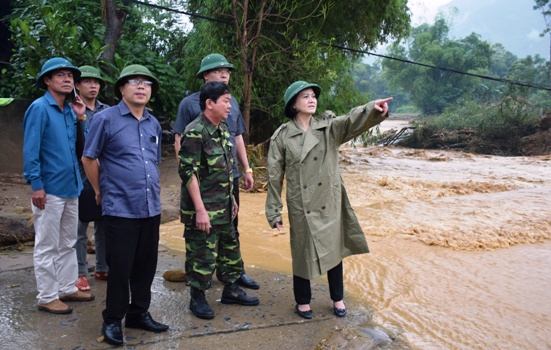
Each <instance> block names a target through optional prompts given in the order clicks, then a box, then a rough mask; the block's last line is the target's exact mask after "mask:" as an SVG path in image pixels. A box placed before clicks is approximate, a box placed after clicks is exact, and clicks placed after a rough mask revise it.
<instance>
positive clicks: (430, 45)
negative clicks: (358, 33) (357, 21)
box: [383, 17, 494, 114]
mask: <svg viewBox="0 0 551 350" xmlns="http://www.w3.org/2000/svg"><path fill="white" fill-rule="evenodd" d="M448 32H449V28H448V25H447V23H446V21H445V20H444V19H443V18H442V17H438V18H437V19H436V22H435V23H434V25H432V26H429V25H428V24H423V25H421V26H419V27H416V28H414V29H413V34H412V37H411V41H410V42H409V44H408V48H407V49H406V48H405V47H403V46H400V45H393V46H392V47H391V49H390V54H389V55H390V56H393V57H397V58H401V59H404V60H411V61H414V62H419V63H422V64H426V65H430V66H436V67H442V68H449V69H454V70H458V71H465V72H471V73H477V74H483V73H486V72H488V71H489V69H490V66H491V58H492V55H493V53H494V51H493V49H492V47H491V46H490V44H489V43H487V42H485V41H482V40H480V38H479V36H478V35H477V34H475V33H473V34H471V35H470V36H468V37H466V38H463V39H460V40H449V39H448V37H447V36H448ZM383 67H384V76H385V77H386V78H387V80H388V83H389V85H390V86H391V87H392V88H395V89H399V90H401V91H407V92H408V93H409V97H410V99H411V101H412V102H413V104H414V105H415V106H417V108H419V110H420V111H422V112H423V113H425V114H437V113H441V112H442V111H443V110H444V108H446V106H448V105H450V104H452V103H454V102H456V101H457V100H458V99H459V98H460V97H461V96H463V95H465V94H469V93H472V92H473V91H475V90H476V88H477V85H478V84H479V81H478V80H475V79H473V78H471V77H468V76H464V75H461V74H456V73H454V72H450V71H447V70H439V69H431V68H428V67H424V66H419V65H412V64H404V63H402V62H399V61H394V60H390V59H384V60H383Z"/></svg>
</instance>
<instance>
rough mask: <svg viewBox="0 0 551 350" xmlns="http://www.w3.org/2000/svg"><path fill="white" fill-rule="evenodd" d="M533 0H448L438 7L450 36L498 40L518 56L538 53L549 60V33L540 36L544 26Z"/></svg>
mask: <svg viewBox="0 0 551 350" xmlns="http://www.w3.org/2000/svg"><path fill="white" fill-rule="evenodd" d="M534 5H535V1H534V0H452V1H451V2H450V3H448V4H446V5H444V6H441V7H440V8H439V10H440V11H441V12H442V13H443V14H444V15H445V16H446V17H448V14H450V12H449V11H450V9H452V8H454V7H455V8H457V10H458V13H457V14H456V15H455V16H453V17H451V20H452V23H451V24H450V26H451V30H450V38H452V39H454V38H455V39H459V38H464V37H466V36H468V35H470V34H471V33H472V32H475V33H477V34H480V36H481V38H482V40H486V41H489V42H491V43H501V44H503V46H504V47H505V49H506V50H507V51H510V52H512V53H513V54H515V55H516V56H518V57H519V58H523V57H526V56H528V55H532V56H534V55H536V54H539V55H540V56H542V57H543V58H545V59H547V60H549V59H550V58H549V34H547V35H546V36H545V37H543V38H542V37H540V36H539V34H540V33H541V32H543V30H544V29H545V28H546V25H545V21H544V19H543V16H542V14H541V12H539V11H536V10H534V9H533V7H534Z"/></svg>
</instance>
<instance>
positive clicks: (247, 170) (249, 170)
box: [245, 168, 253, 174]
mask: <svg viewBox="0 0 551 350" xmlns="http://www.w3.org/2000/svg"><path fill="white" fill-rule="evenodd" d="M245 172H246V173H250V174H252V173H253V169H252V168H248V169H245Z"/></svg>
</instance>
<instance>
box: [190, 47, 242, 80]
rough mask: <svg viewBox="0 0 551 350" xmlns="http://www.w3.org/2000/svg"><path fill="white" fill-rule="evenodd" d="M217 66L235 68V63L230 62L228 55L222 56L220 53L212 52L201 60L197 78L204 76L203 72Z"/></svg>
mask: <svg viewBox="0 0 551 350" xmlns="http://www.w3.org/2000/svg"><path fill="white" fill-rule="evenodd" d="M216 68H228V69H231V70H233V69H235V68H234V67H233V64H231V63H229V62H228V60H227V59H226V57H224V56H222V55H221V54H219V53H211V54H210V55H208V56H205V58H203V60H202V61H201V68H199V71H198V72H197V75H196V76H197V78H202V77H203V72H206V71H209V70H213V69H216Z"/></svg>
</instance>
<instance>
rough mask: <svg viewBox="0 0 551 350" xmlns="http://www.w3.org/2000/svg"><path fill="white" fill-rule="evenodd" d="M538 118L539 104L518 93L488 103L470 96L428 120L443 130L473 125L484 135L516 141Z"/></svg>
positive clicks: (533, 128) (479, 134) (533, 126)
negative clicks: (474, 99) (536, 104)
mask: <svg viewBox="0 0 551 350" xmlns="http://www.w3.org/2000/svg"><path fill="white" fill-rule="evenodd" d="M539 120H540V115H539V111H538V108H537V107H536V106H535V105H534V104H533V103H531V102H530V101H529V100H528V99H526V98H523V97H521V96H519V95H509V96H506V97H505V98H503V99H502V100H501V101H498V102H490V103H487V104H482V103H480V102H479V101H473V100H472V99H468V98H467V99H465V100H464V101H462V102H461V103H458V104H455V105H453V106H450V107H449V108H447V109H446V110H445V111H444V113H442V114H441V115H439V116H436V117H432V118H429V119H428V120H427V122H428V123H431V124H433V125H434V126H435V127H436V128H437V129H441V130H447V131H452V130H460V129H472V130H474V131H476V134H477V136H478V137H480V138H483V139H493V140H495V139H507V140H510V141H511V142H517V141H518V140H519V139H520V138H521V137H523V136H526V135H529V134H531V133H533V132H534V131H535V129H536V128H537V124H538V122H539Z"/></svg>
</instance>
